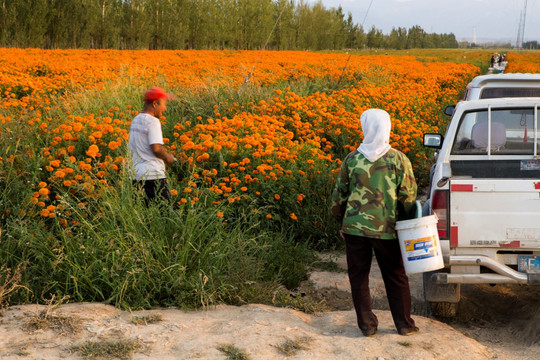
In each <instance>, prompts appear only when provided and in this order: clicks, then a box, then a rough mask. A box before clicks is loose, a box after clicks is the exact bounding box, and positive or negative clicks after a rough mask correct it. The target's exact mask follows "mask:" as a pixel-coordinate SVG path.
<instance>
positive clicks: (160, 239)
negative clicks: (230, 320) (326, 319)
mask: <svg viewBox="0 0 540 360" xmlns="http://www.w3.org/2000/svg"><path fill="white" fill-rule="evenodd" d="M114 183H115V186H114V187H111V186H103V187H102V188H101V189H100V190H101V192H100V195H101V196H100V198H99V199H94V200H92V201H88V202H87V204H86V205H85V206H84V207H83V208H79V207H78V206H77V204H78V203H79V201H80V199H76V198H73V197H72V196H70V194H61V195H60V196H61V198H62V201H61V203H62V204H63V205H64V210H63V211H69V212H71V214H72V215H71V216H72V218H75V219H77V220H76V221H73V223H72V224H69V225H68V226H62V225H61V224H60V223H59V221H58V220H57V218H53V219H47V220H45V221H35V220H34V219H31V218H27V219H19V221H16V222H9V223H8V224H7V226H6V229H5V230H6V232H7V233H8V234H9V235H8V237H7V238H5V239H3V241H2V246H1V247H0V258H1V259H3V261H7V262H8V263H10V264H12V266H15V264H17V263H23V262H26V263H27V267H26V270H25V271H24V273H23V276H22V279H21V284H24V285H25V286H26V287H27V288H28V289H30V290H31V291H28V292H24V291H23V292H20V294H19V296H18V298H16V299H15V300H18V301H33V300H36V299H40V298H47V297H49V296H50V295H51V294H62V295H64V294H68V295H70V297H71V299H70V300H72V301H102V302H105V303H111V304H115V305H118V306H121V307H124V308H149V307H152V306H155V305H165V306H180V307H200V306H207V305H211V304H215V303H218V302H227V303H233V304H239V303H244V302H249V301H250V300H251V299H250V298H248V297H245V296H246V295H245V294H249V293H250V291H249V288H250V287H252V286H253V284H259V285H260V284H266V286H267V287H269V288H271V289H276V288H277V287H278V286H279V285H280V284H286V285H288V286H290V287H293V286H296V285H297V284H298V282H299V281H300V280H303V279H304V278H305V265H304V264H305V263H306V261H307V260H309V259H310V258H311V257H310V254H311V252H310V250H309V249H308V247H307V245H306V244H300V243H296V242H294V241H291V240H290V239H289V238H288V234H287V233H286V232H283V233H278V232H275V231H274V232H270V231H269V230H268V229H265V228H264V226H262V225H261V224H260V223H257V222H255V221H253V219H251V218H250V215H249V214H243V215H241V216H238V217H237V218H236V219H235V220H234V221H232V222H225V223H224V222H223V220H222V219H221V218H219V217H218V216H216V214H215V212H214V211H208V210H207V208H206V207H205V200H206V199H205V200H203V201H200V202H198V203H196V204H194V205H191V206H186V207H183V208H181V209H179V210H174V209H173V208H172V207H171V206H168V204H164V203H161V204H160V203H156V204H152V205H151V206H150V207H148V208H147V207H145V205H144V203H143V201H142V194H138V193H137V192H136V190H135V188H134V187H133V186H132V184H131V181H130V180H129V179H127V178H126V177H125V175H124V176H121V177H119V178H118V179H116V181H114ZM12 300H13V298H12Z"/></svg>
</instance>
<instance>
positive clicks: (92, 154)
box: [86, 144, 99, 157]
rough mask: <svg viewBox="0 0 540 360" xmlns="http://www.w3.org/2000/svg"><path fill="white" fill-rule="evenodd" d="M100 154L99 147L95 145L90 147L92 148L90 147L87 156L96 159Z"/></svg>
mask: <svg viewBox="0 0 540 360" xmlns="http://www.w3.org/2000/svg"><path fill="white" fill-rule="evenodd" d="M98 154H99V147H98V146H97V145H95V144H93V145H90V147H88V151H86V155H88V156H90V157H96V156H97V155H98Z"/></svg>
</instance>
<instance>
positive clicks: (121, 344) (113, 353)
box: [71, 339, 143, 360]
mask: <svg viewBox="0 0 540 360" xmlns="http://www.w3.org/2000/svg"><path fill="white" fill-rule="evenodd" d="M142 348H143V345H142V344H141V342H140V341H138V340H132V339H121V340H117V341H87V342H85V343H84V344H81V345H77V346H73V347H72V348H71V349H72V350H73V351H76V352H77V353H79V355H80V356H82V357H84V358H102V359H113V358H118V359H122V360H128V359H130V358H131V355H132V354H133V353H134V352H136V351H138V350H140V349H142Z"/></svg>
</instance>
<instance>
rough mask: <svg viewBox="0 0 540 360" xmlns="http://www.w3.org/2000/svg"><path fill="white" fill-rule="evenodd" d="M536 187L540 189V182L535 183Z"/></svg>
mask: <svg viewBox="0 0 540 360" xmlns="http://www.w3.org/2000/svg"><path fill="white" fill-rule="evenodd" d="M534 188H535V189H537V190H539V189H540V182H535V183H534Z"/></svg>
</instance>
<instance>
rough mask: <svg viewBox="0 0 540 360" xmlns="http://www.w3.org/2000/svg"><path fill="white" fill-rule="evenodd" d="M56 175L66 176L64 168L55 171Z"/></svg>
mask: <svg viewBox="0 0 540 360" xmlns="http://www.w3.org/2000/svg"><path fill="white" fill-rule="evenodd" d="M54 176H56V177H57V178H59V179H62V178H63V177H64V176H66V173H65V172H63V171H62V170H58V171H56V172H55V173H54Z"/></svg>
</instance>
